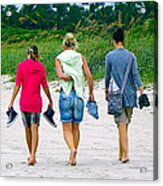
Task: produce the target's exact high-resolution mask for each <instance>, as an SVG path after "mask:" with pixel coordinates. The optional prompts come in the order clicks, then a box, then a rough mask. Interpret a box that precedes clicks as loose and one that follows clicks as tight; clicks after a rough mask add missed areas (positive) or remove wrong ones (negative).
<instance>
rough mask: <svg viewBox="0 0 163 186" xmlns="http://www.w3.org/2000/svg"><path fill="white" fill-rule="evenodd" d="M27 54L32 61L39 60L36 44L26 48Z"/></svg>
mask: <svg viewBox="0 0 163 186" xmlns="http://www.w3.org/2000/svg"><path fill="white" fill-rule="evenodd" d="M27 55H28V57H29V58H30V59H32V60H34V61H38V60H39V53H38V48H37V46H35V45H33V46H31V47H30V48H28V51H27Z"/></svg>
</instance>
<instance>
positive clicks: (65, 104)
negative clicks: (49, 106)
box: [59, 92, 71, 110]
mask: <svg viewBox="0 0 163 186" xmlns="http://www.w3.org/2000/svg"><path fill="white" fill-rule="evenodd" d="M70 107H71V99H70V98H69V97H67V96H66V95H65V93H63V92H61V93H60V97H59V108H60V110H68V109H69V108H70Z"/></svg>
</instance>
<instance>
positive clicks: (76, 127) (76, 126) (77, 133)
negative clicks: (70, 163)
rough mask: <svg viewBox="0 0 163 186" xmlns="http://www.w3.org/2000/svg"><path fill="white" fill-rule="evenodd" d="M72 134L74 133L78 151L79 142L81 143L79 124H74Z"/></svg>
mask: <svg viewBox="0 0 163 186" xmlns="http://www.w3.org/2000/svg"><path fill="white" fill-rule="evenodd" d="M72 133H73V139H74V145H75V149H76V150H77V149H78V145H79V141H80V130H79V124H77V123H73V124H72Z"/></svg>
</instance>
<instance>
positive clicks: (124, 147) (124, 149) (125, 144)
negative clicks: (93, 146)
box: [118, 124, 128, 161]
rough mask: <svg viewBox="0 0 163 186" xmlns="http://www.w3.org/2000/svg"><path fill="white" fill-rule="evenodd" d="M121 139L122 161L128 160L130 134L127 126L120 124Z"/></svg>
mask: <svg viewBox="0 0 163 186" xmlns="http://www.w3.org/2000/svg"><path fill="white" fill-rule="evenodd" d="M118 129H119V139H120V145H121V152H122V156H121V157H122V160H123V161H124V160H126V159H128V134H127V125H125V124H120V125H119V127H118Z"/></svg>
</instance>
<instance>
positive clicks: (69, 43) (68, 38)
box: [62, 33, 78, 49]
mask: <svg viewBox="0 0 163 186" xmlns="http://www.w3.org/2000/svg"><path fill="white" fill-rule="evenodd" d="M62 44H63V47H65V48H72V49H77V48H78V44H77V41H76V38H75V37H74V35H73V34H72V33H67V34H66V35H65V37H64V39H63V43H62Z"/></svg>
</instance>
